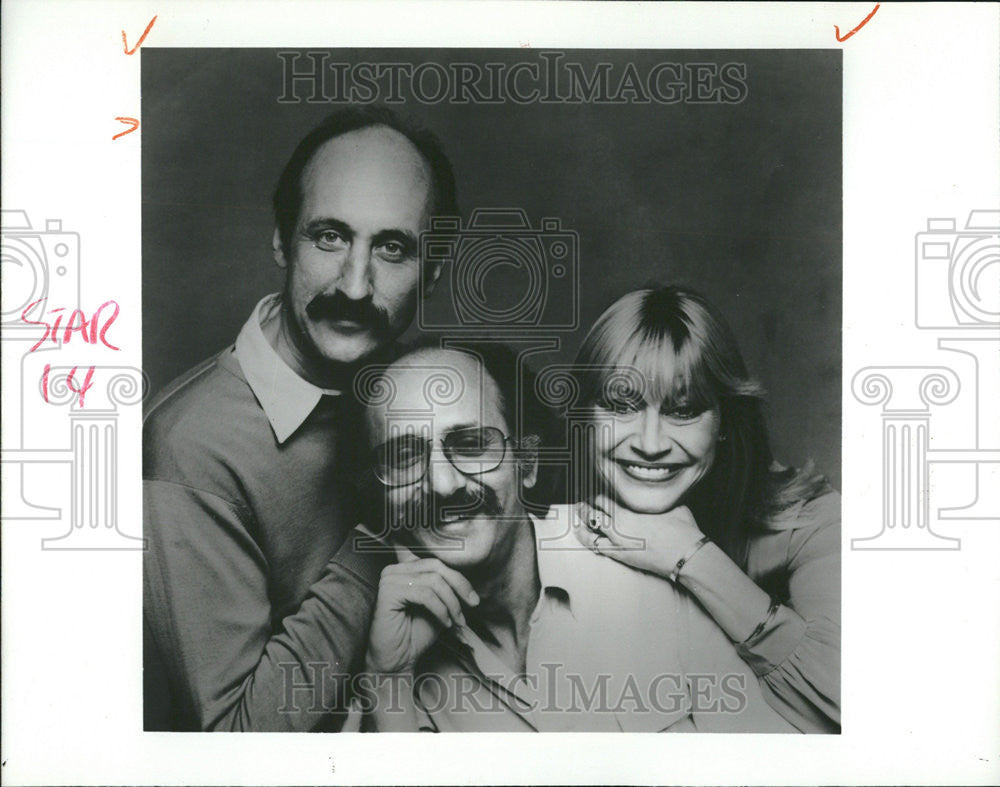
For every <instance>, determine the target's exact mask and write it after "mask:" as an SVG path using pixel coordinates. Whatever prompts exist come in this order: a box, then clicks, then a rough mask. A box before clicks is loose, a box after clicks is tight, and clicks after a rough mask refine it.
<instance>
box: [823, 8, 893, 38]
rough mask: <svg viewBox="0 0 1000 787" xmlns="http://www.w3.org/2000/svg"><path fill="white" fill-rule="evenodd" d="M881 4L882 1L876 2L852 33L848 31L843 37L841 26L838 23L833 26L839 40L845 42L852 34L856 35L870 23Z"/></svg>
mask: <svg viewBox="0 0 1000 787" xmlns="http://www.w3.org/2000/svg"><path fill="white" fill-rule="evenodd" d="M881 5H882V4H881V3H876V4H875V7H874V8H873V9H872V12H871V13H870V14H868V16H866V17H865V18H864V19H862V20H861V24H860V25H858V26H857V27H856V28H854V29H853V30H852V31H851V32H850V33H848V34H847V35H846V36H844V37H843V38H841V37H840V27H838V26H837V25H834V26H833V31H834V35H835V36H837V40H838V41H840V42H841V43H843V42H844V41H846V40H847V39H848V38H850V37H851V36H852V35H854V34H855V33H857V32H858V31H859V30H860V29H861V28H862V27H864V26H865V25H867V24H868V20H870V19H871V18H872V17H873V16H875V12H876V11H878V9H879V6H881Z"/></svg>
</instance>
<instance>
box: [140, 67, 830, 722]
mask: <svg viewBox="0 0 1000 787" xmlns="http://www.w3.org/2000/svg"><path fill="white" fill-rule="evenodd" d="M234 75H238V79H239V83H240V90H238V91H234V90H233V79H234ZM841 81H842V69H841V55H840V53H839V52H837V51H823V50H819V51H809V52H807V51H794V50H785V51H778V50H775V51H768V50H760V51H750V50H726V51H722V50H720V51H704V50H702V51H687V50H537V51H536V50H533V49H530V48H524V49H507V50H503V49H498V50H472V49H467V50H463V49H449V50H430V49H428V50H424V49H398V50H358V49H331V50H301V51H299V50H258V49H246V50H216V51H205V50H186V49H156V48H153V47H149V48H145V49H144V50H143V52H142V103H143V107H142V111H143V117H144V118H145V122H146V123H147V125H148V127H149V128H150V131H148V132H147V133H146V135H145V136H144V137H143V146H142V173H143V174H142V178H143V180H142V191H143V212H142V222H143V235H142V243H143V255H142V256H143V279H144V287H143V315H144V322H143V325H144V331H143V369H144V371H145V372H146V374H147V375H148V376H149V378H150V380H151V384H152V386H153V388H154V391H155V392H154V395H153V396H152V397H151V398H150V399H149V400H148V401H147V407H146V410H145V413H144V418H145V424H144V433H143V486H144V491H143V494H144V498H143V502H144V513H143V517H144V533H145V536H146V538H147V539H149V545H148V549H147V551H146V552H145V554H144V562H143V592H144V597H143V600H144V604H143V628H144V643H143V647H144V697H143V701H144V723H145V729H147V730H174V731H299V732H302V731H334V730H351V731H357V730H362V731H366V730H367V731H396V732H398V731H414V732H415V731H418V730H425V731H434V732H452V731H454V732H476V731H479V732H482V731H486V732H550V731H562V732H569V731H585V732H613V731H624V732H661V731H662V732H667V731H670V732H758V733H764V732H768V733H770V732H775V733H778V732H782V733H839V732H840V729H841V726H840V725H841V721H840V705H841V702H840V626H841V619H840V582H841V569H840V565H841V562H840V541H841V537H840V532H841V531H840V498H839V492H838V488H839V475H840V444H839V443H840V395H839V390H840V377H841V355H840V324H841V262H840V260H841V246H840V235H841V229H840V228H841V199H842V194H841V177H840V173H841V163H842V162H841V136H842V129H841V106H840V100H841V91H842V88H841ZM208 116H211V117H212V118H213V122H212V124H210V125H206V124H205V123H204V122H203V119H204V118H205V117H208Z"/></svg>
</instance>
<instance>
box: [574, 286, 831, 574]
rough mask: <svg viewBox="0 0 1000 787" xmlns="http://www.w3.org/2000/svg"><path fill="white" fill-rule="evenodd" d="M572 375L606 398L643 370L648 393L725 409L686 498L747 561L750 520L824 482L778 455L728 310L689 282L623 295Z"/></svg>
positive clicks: (591, 394) (593, 399)
mask: <svg viewBox="0 0 1000 787" xmlns="http://www.w3.org/2000/svg"><path fill="white" fill-rule="evenodd" d="M574 378H575V381H576V386H577V392H578V399H577V402H578V404H580V405H583V406H584V407H589V406H590V405H594V404H599V403H602V402H606V401H607V399H608V397H609V395H611V396H613V395H614V388H615V387H616V386H618V385H622V384H623V383H625V384H627V385H629V386H630V387H633V388H634V385H635V381H637V380H638V381H641V383H642V385H643V386H644V388H643V390H642V394H643V395H644V398H645V399H646V400H647V401H650V402H659V401H666V402H669V403H672V404H681V405H683V406H684V407H686V408H691V409H693V410H695V411H697V412H701V411H703V410H706V409H710V408H714V407H717V408H718V409H719V413H720V415H721V424H720V433H719V434H720V438H721V439H720V442H719V443H718V445H717V447H716V457H715V461H714V462H713V464H712V466H711V468H709V471H708V472H707V473H706V475H705V477H704V478H703V479H702V480H701V481H699V482H698V484H697V485H696V486H695V488H694V489H693V490H692V492H691V497H690V499H689V500H687V501H685V502H686V504H687V505H688V506H689V507H690V508H691V509H692V512H693V513H694V515H695V518H696V520H697V521H698V524H699V526H700V527H701V529H702V530H703V531H704V532H705V534H706V535H708V536H710V537H712V539H713V540H715V541H716V543H718V544H719V545H720V546H721V547H722V548H723V549H724V550H725V551H726V552H727V553H728V554H729V556H730V557H732V558H733V560H735V561H736V562H737V563H739V564H741V565H744V566H745V564H746V554H747V545H748V539H749V536H750V534H751V533H752V532H753V531H754V530H756V529H759V528H762V527H766V526H767V524H768V521H769V520H770V519H771V518H772V517H773V516H775V515H776V514H777V513H779V512H780V511H782V510H785V509H787V508H788V507H789V506H791V505H793V504H795V503H797V502H798V501H800V500H805V499H808V498H810V497H814V496H815V495H816V494H818V493H819V492H821V491H822V490H823V489H824V488H825V487H826V482H825V480H824V479H823V478H822V477H821V476H818V475H817V474H815V473H814V472H813V471H812V469H811V467H809V466H807V467H806V468H805V469H803V470H802V471H796V470H786V469H783V468H780V467H777V466H775V465H774V463H773V457H772V455H771V447H770V440H769V439H768V434H767V428H766V425H765V421H764V411H763V400H764V390H763V388H762V387H761V385H760V384H759V383H758V382H757V381H756V380H754V379H753V378H752V377H751V376H750V374H749V372H748V371H747V368H746V364H745V363H744V361H743V357H742V355H741V353H740V350H739V346H738V344H737V342H736V338H735V337H734V336H733V333H732V331H731V330H730V329H729V327H728V326H727V325H726V323H725V320H723V318H722V316H721V315H720V314H719V313H718V312H717V311H716V310H715V308H714V307H713V306H712V305H711V304H709V303H708V301H707V300H705V298H704V297H703V296H702V295H700V294H698V293H697V292H695V291H693V290H690V289H686V288H683V287H675V286H670V287H658V288H646V289H641V290H636V291H634V292H630V293H627V294H626V295H623V296H622V297H621V298H619V299H618V300H617V301H615V302H614V303H613V304H612V305H611V306H610V307H609V308H608V309H607V310H606V311H605V312H604V313H603V314H602V315H601V316H600V317H598V319H597V322H595V323H594V326H593V328H591V329H590V332H589V333H588V334H587V336H586V338H584V340H583V344H582V345H581V347H580V351H579V353H578V354H577V358H576V363H575V365H574Z"/></svg>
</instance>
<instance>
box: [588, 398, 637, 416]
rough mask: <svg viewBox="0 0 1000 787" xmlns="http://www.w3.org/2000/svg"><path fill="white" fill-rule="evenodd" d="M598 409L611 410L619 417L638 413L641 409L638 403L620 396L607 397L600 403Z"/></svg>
mask: <svg viewBox="0 0 1000 787" xmlns="http://www.w3.org/2000/svg"><path fill="white" fill-rule="evenodd" d="M598 407H600V408H601V409H602V410H610V411H611V412H612V413H616V414H617V415H629V414H631V413H637V412H639V410H640V409H641V406H640V405H639V403H638V402H635V401H633V400H631V399H628V398H622V397H618V396H607V397H605V398H604V399H602V400H601V401H600V402H598Z"/></svg>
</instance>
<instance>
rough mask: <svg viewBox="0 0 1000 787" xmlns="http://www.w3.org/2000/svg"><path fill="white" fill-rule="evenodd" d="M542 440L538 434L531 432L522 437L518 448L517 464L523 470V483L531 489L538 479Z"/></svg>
mask: <svg viewBox="0 0 1000 787" xmlns="http://www.w3.org/2000/svg"><path fill="white" fill-rule="evenodd" d="M541 444H542V441H541V438H539V437H538V435H534V434H529V435H525V436H524V437H522V438H521V441H520V443H519V444H518V448H517V466H518V468H519V469H520V471H521V485H522V486H523V487H524V488H525V489H531V487H533V486H534V485H535V482H536V481H538V449H539V447H540V446H541Z"/></svg>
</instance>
